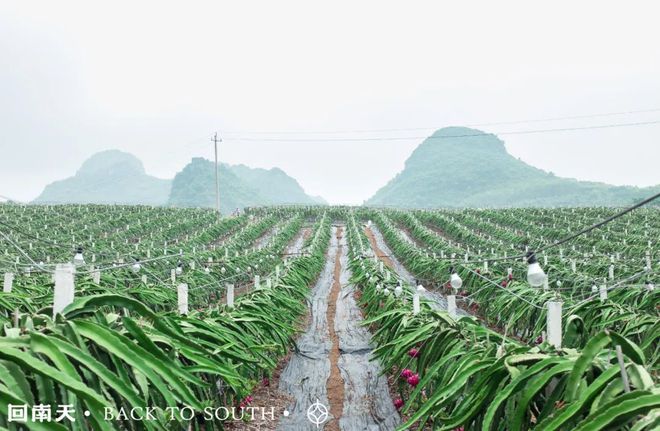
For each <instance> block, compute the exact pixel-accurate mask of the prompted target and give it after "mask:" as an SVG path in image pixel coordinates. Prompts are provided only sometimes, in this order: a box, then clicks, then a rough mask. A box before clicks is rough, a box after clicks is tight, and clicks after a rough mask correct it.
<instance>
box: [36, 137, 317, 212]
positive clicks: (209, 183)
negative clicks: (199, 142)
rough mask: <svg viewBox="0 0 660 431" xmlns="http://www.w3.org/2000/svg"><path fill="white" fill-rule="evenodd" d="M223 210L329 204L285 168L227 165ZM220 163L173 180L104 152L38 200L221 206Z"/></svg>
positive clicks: (194, 165) (202, 163)
mask: <svg viewBox="0 0 660 431" xmlns="http://www.w3.org/2000/svg"><path fill="white" fill-rule="evenodd" d="M219 175H220V178H219V179H220V196H221V199H220V203H221V210H222V211H223V212H230V211H233V210H235V209H236V208H244V207H246V206H254V205H277V204H319V203H321V204H323V203H325V201H323V199H322V198H319V197H312V196H308V195H307V194H306V193H305V191H304V190H303V188H302V187H301V186H300V184H298V182H297V181H296V180H295V179H294V178H291V177H290V176H288V175H287V174H286V173H285V172H284V171H282V170H281V169H279V168H272V169H259V168H250V167H248V166H245V165H236V166H231V165H221V166H220V168H219ZM214 187H215V175H214V163H213V162H211V161H209V160H207V159H204V158H201V157H198V158H193V159H192V161H191V162H190V163H188V164H187V165H186V166H185V167H184V168H183V169H182V170H181V171H180V172H179V173H177V174H176V176H175V177H174V179H173V180H169V179H160V178H156V177H153V176H151V175H148V174H147V173H146V172H145V169H144V166H143V164H142V162H141V161H140V160H139V159H138V158H137V157H135V156H133V155H132V154H129V153H125V152H122V151H118V150H108V151H102V152H100V153H97V154H94V155H93V156H92V157H90V158H89V159H87V160H86V161H85V162H84V163H83V164H82V166H81V167H80V169H78V171H77V172H76V174H75V175H74V176H72V177H69V178H66V179H63V180H60V181H55V182H54V183H52V184H49V185H47V186H46V187H45V189H44V190H43V192H42V193H41V194H40V195H39V197H37V198H36V199H35V200H34V202H35V203H54V204H58V203H97V204H144V205H172V206H185V207H215V189H214Z"/></svg>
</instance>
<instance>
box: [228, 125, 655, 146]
mask: <svg viewBox="0 0 660 431" xmlns="http://www.w3.org/2000/svg"><path fill="white" fill-rule="evenodd" d="M650 124H660V120H654V121H641V122H637V123H617V124H601V125H597V126H581V127H563V128H557V129H531V130H517V131H512V132H498V133H486V132H481V133H466V134H461V135H447V136H434V135H431V136H396V137H392V136H386V137H381V138H308V139H288V138H241V137H235V138H231V137H230V138H229V140H233V141H250V142H251V141H256V142H356V141H402V140H411V139H424V140H426V139H454V138H470V137H476V136H495V137H497V136H498V135H526V134H534V133H549V132H570V131H575V130H590V129H609V128H614V127H631V126H644V125H650Z"/></svg>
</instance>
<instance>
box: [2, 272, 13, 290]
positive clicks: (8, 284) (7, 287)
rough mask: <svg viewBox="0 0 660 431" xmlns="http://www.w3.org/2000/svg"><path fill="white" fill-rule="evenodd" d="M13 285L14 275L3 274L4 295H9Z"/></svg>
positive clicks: (11, 273) (10, 273) (9, 273)
mask: <svg viewBox="0 0 660 431" xmlns="http://www.w3.org/2000/svg"><path fill="white" fill-rule="evenodd" d="M13 284H14V273H13V272H5V282H4V284H3V285H2V291H3V292H5V293H10V292H11V288H12V286H13Z"/></svg>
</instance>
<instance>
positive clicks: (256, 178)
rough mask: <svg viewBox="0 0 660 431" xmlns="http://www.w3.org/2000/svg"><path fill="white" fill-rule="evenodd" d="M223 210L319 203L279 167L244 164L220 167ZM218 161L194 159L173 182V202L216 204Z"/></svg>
mask: <svg viewBox="0 0 660 431" xmlns="http://www.w3.org/2000/svg"><path fill="white" fill-rule="evenodd" d="M218 171H219V176H220V177H219V182H220V210H221V211H222V212H223V213H227V212H230V211H233V210H235V209H236V208H244V207H247V206H258V205H280V204H310V205H311V204H318V202H316V201H315V200H314V199H313V198H312V197H310V196H308V195H306V194H305V192H304V190H303V189H302V187H300V185H299V184H298V182H297V181H296V180H295V179H293V178H291V177H290V176H288V175H287V174H286V173H284V171H282V170H281V169H279V168H273V169H270V170H266V169H253V168H249V167H247V166H244V165H237V166H230V165H224V164H223V165H221V166H220V168H219V170H218ZM214 186H215V172H214V163H213V162H211V161H209V160H206V159H204V158H201V157H196V158H193V159H192V161H191V162H190V163H189V164H188V165H187V166H186V167H185V168H184V169H183V170H182V171H181V172H179V173H178V174H177V175H176V176H175V177H174V181H173V182H172V190H171V192H170V199H169V201H168V204H169V205H172V206H182V207H215V189H214Z"/></svg>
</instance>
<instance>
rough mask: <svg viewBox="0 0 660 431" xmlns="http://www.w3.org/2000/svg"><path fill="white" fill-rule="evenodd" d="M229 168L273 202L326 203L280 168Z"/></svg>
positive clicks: (235, 166) (234, 166)
mask: <svg viewBox="0 0 660 431" xmlns="http://www.w3.org/2000/svg"><path fill="white" fill-rule="evenodd" d="M227 166H229V165H227ZM229 169H230V170H231V171H232V172H233V173H234V174H235V175H236V176H237V177H238V178H240V179H241V180H243V181H244V182H245V184H247V185H248V186H249V187H252V188H253V189H255V190H257V191H258V192H259V194H260V195H262V196H264V197H266V198H267V199H268V200H270V201H271V202H272V203H274V204H309V205H314V204H327V202H325V200H324V199H323V198H320V197H318V196H317V197H313V196H309V195H307V194H306V193H305V191H304V190H303V188H302V187H301V186H300V184H298V181H296V180H295V179H294V178H291V177H290V176H288V175H287V174H286V173H285V172H284V171H283V170H281V169H280V168H272V169H261V168H250V167H248V166H245V165H233V166H229Z"/></svg>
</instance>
